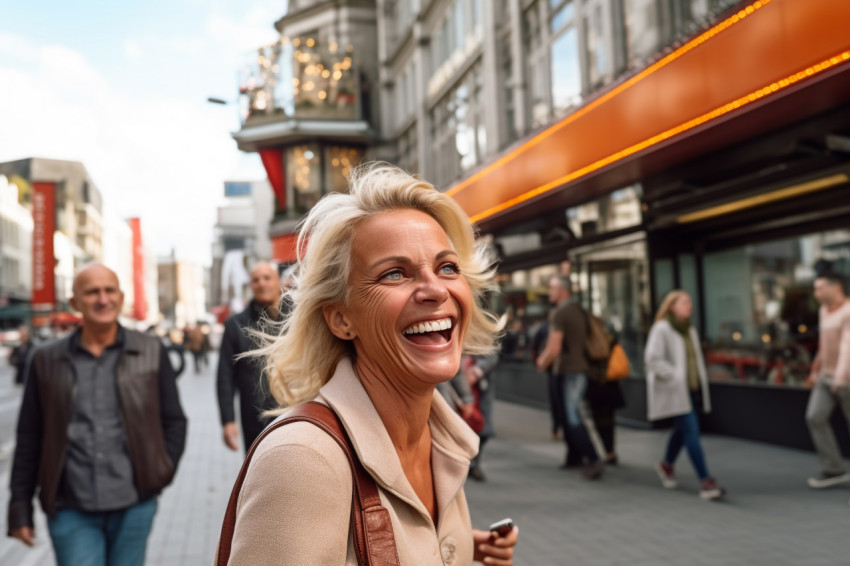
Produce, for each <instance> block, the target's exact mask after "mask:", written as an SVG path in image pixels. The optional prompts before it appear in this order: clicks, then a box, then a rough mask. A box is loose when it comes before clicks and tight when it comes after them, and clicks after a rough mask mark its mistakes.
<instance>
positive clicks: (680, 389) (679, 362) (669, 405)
mask: <svg viewBox="0 0 850 566" xmlns="http://www.w3.org/2000/svg"><path fill="white" fill-rule="evenodd" d="M691 340H692V341H693V343H694V350H695V352H696V356H697V368H698V369H699V379H700V383H701V385H702V400H703V407H702V408H703V410H704V411H705V412H706V413H708V412H710V411H711V400H710V399H709V394H708V372H706V370H705V360H703V357H702V348H701V347H700V341H699V334H697V331H696V329H695V328H694V327H693V326H691ZM644 361H645V362H646V387H647V392H646V393H647V410H648V415H647V416H648V418H649V420H651V421H655V420H658V419H663V418H666V417H675V416H678V415H684V414H686V413H690V412H691V394H690V391H689V390H688V353H687V351H686V350H685V339H684V338H683V337H682V335H681V334H679V333H678V332H676V329H675V328H673V327H672V326H671V325H670V323H669V322H668V321H666V320H659V321H658V322H656V323H655V324H653V325H652V328H650V329H649V337H648V338H647V340H646V351H645V352H644Z"/></svg>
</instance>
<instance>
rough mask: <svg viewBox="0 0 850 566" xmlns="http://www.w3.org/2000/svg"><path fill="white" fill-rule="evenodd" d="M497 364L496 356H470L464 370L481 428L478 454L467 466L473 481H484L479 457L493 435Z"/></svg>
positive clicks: (497, 358) (497, 357)
mask: <svg viewBox="0 0 850 566" xmlns="http://www.w3.org/2000/svg"><path fill="white" fill-rule="evenodd" d="M498 363H499V356H498V355H497V354H490V355H487V356H471V359H470V363H469V364H468V365H467V366H466V368H465V369H464V376H465V377H466V379H467V380H468V382H469V386H470V388H471V389H472V394H473V396H474V398H475V404H476V406H477V407H478V410H479V411H480V412H481V417H482V419H483V426H482V427H481V430H478V431H476V432H477V433H478V441H479V442H478V454H476V455H475V458H473V459H472V462H471V463H470V465H469V477H471V478H472V479H474V480H475V481H482V482H483V481H486V480H487V476H486V475H485V474H484V468H483V466H482V465H481V455H482V454H483V453H484V445H485V444H487V441H488V440H489V439H490V437H491V436H493V434H494V432H495V431H494V430H493V400H494V399H495V390H496V388H495V386H494V383H493V378H492V376H493V370H495V369H496V366H497V365H498Z"/></svg>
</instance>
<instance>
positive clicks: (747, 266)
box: [703, 230, 850, 385]
mask: <svg viewBox="0 0 850 566" xmlns="http://www.w3.org/2000/svg"><path fill="white" fill-rule="evenodd" d="M823 263H828V264H830V265H831V266H832V269H834V270H836V271H839V272H841V273H844V274H845V275H848V274H850V230H835V231H830V232H820V233H817V234H810V235H806V236H801V237H797V238H789V239H784V240H777V241H772V242H767V243H761V244H754V245H749V246H742V247H739V248H733V249H730V250H724V251H720V252H715V253H711V254H707V255H705V256H704V258H703V288H704V293H705V296H704V302H705V318H706V320H705V340H706V341H707V343H708V347H707V351H706V362H707V364H708V365H709V378H710V379H713V380H717V381H739V382H740V381H743V382H755V383H764V384H768V385H802V383H803V381H804V380H805V378H806V376H807V375H808V373H809V370H810V364H811V360H812V359H813V358H814V355H815V354H816V351H817V346H818V333H817V327H818V305H817V303H816V302H815V300H814V297H813V294H812V284H813V282H814V279H815V276H816V273H817V270H818V268H819V265H821V264H823Z"/></svg>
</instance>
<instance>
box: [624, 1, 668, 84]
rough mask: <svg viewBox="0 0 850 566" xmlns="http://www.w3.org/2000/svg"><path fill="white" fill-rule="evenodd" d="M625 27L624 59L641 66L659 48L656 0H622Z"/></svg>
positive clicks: (633, 65) (629, 63) (630, 63)
mask: <svg viewBox="0 0 850 566" xmlns="http://www.w3.org/2000/svg"><path fill="white" fill-rule="evenodd" d="M623 12H624V14H625V24H626V25H625V27H626V60H627V62H628V65H629V66H630V67H641V66H643V65H644V64H645V63H646V61H647V60H648V59H649V58H650V57H651V56H652V55H654V54H655V53H656V52H657V51H658V49H659V48H660V43H659V42H660V39H661V36H660V34H659V31H660V30H659V21H658V6H657V4H656V0H623Z"/></svg>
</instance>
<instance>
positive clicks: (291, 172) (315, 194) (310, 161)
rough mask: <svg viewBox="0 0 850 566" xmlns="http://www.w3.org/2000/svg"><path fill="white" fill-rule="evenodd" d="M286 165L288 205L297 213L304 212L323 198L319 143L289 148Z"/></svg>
mask: <svg viewBox="0 0 850 566" xmlns="http://www.w3.org/2000/svg"><path fill="white" fill-rule="evenodd" d="M285 165H286V190H287V193H288V194H287V202H288V203H289V206H288V207H289V209H290V210H291V211H292V212H294V213H295V214H304V213H305V212H307V211H308V210H310V208H312V207H313V205H314V204H316V203H317V202H319V199H320V198H322V185H321V174H322V172H321V169H320V167H319V165H320V151H319V146H318V144H304V145H296V146H293V147H290V148H287V150H286V161H285Z"/></svg>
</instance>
